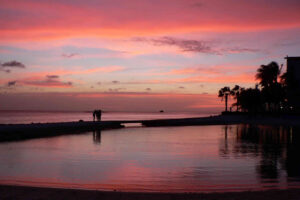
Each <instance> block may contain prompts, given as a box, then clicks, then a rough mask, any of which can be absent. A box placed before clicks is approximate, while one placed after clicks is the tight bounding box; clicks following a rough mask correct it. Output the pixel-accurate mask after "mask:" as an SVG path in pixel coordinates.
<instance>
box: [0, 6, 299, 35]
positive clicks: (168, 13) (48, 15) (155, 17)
mask: <svg viewBox="0 0 300 200" xmlns="http://www.w3.org/2000/svg"><path fill="white" fill-rule="evenodd" d="M195 2H197V1H193V0H191V1H183V0H173V1H169V0H160V1H157V2H156V3H153V2H151V1H147V0H131V1H126V0H114V1H105V2H102V3H95V2H94V3H90V4H89V3H81V2H78V1H76V2H70V1H51V2H49V1H33V0H26V1H25V0H18V1H8V0H4V1H2V2H1V5H0V8H1V9H3V10H9V11H10V15H6V16H5V18H4V17H2V18H1V21H0V23H1V25H2V30H1V33H0V36H1V38H2V40H51V39H58V38H69V37H89V36H92V37H130V36H146V35H165V34H172V33H186V32H196V31H213V32H234V31H238V32H240V31H260V30H269V29H287V28H299V27H300V20H299V19H300V13H299V12H298V10H299V6H300V5H299V4H300V3H299V2H298V1H295V0H287V1H274V2H272V4H271V3H270V2H269V1H259V0H253V1H239V0H227V1H219V0H203V1H201V4H202V6H200V7H199V6H195ZM115 5H118V6H115ZM23 13H25V14H23ZM41 13H43V15H41ZM69 13H72V15H70V14H69ZM37 16H41V17H37ZM241 16H242V17H241Z"/></svg>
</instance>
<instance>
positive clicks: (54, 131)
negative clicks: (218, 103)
mask: <svg viewBox="0 0 300 200" xmlns="http://www.w3.org/2000/svg"><path fill="white" fill-rule="evenodd" d="M132 123H139V124H141V125H142V126H145V127H164V126H199V125H232V124H255V125H272V126H278V125H279V126H299V125H300V116H275V117H274V116H273V117H272V116H247V115H218V116H210V117H200V118H182V119H159V120H116V121H96V122H93V121H82V120H80V121H78V122H58V123H31V124H0V142H4V141H17V140H24V139H31V138H42V137H51V136H57V135H64V134H77V133H84V132H87V131H96V130H106V129H116V128H124V127H125V125H126V124H132Z"/></svg>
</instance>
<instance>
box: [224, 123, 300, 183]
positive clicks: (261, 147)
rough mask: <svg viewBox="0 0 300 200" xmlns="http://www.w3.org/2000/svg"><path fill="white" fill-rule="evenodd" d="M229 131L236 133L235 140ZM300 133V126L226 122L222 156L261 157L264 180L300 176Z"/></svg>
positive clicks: (258, 167) (259, 168) (259, 163)
mask: <svg viewBox="0 0 300 200" xmlns="http://www.w3.org/2000/svg"><path fill="white" fill-rule="evenodd" d="M228 132H229V133H228ZM228 134H231V135H232V137H231V139H232V140H231V141H229V140H228ZM299 134H300V129H299V127H274V126H258V125H240V126H224V139H223V141H221V142H220V149H219V153H220V157H222V158H229V157H230V156H233V157H234V158H237V159H238V158H247V157H248V158H249V159H251V158H254V159H255V160H257V164H256V173H257V176H258V178H259V179H260V181H261V182H262V183H265V182H278V181H279V179H280V178H282V177H287V178H297V179H299V178H300V159H299V157H298V155H299V152H300V135H299ZM283 173H286V174H287V175H285V174H283Z"/></svg>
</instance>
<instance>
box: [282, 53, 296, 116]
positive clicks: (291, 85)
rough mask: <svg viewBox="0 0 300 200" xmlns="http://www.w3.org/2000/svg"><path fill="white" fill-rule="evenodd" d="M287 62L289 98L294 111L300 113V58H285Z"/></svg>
mask: <svg viewBox="0 0 300 200" xmlns="http://www.w3.org/2000/svg"><path fill="white" fill-rule="evenodd" d="M285 59H286V61H287V98H288V102H289V105H290V108H291V110H292V111H295V112H300V57H289V56H287V57H285Z"/></svg>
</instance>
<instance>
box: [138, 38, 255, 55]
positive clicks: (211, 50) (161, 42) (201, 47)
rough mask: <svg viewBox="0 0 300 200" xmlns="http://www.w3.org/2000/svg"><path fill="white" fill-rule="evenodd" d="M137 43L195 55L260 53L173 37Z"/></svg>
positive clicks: (248, 49)
mask: <svg viewBox="0 0 300 200" xmlns="http://www.w3.org/2000/svg"><path fill="white" fill-rule="evenodd" d="M133 41H136V42H147V43H151V44H153V45H155V46H175V47H178V48H179V49H180V50H181V51H183V52H194V53H206V54H215V55H223V54H234V53H255V52H259V51H260V50H259V49H251V48H241V47H230V48H217V47H213V45H211V44H210V42H207V41H203V40H187V39H178V38H173V37H161V38H155V39H153V38H150V39H149V38H142V37H138V38H133Z"/></svg>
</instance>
